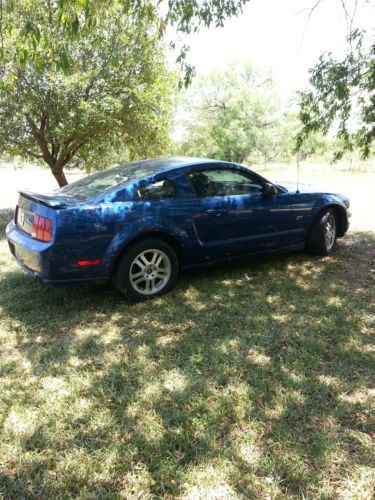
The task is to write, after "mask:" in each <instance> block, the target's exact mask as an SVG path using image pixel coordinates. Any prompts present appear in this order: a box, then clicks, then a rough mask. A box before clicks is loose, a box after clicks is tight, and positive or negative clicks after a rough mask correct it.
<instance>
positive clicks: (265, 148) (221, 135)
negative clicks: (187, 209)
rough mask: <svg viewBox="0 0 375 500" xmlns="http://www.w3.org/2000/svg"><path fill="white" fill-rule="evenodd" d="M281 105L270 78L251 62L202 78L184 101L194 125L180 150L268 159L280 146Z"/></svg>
mask: <svg viewBox="0 0 375 500" xmlns="http://www.w3.org/2000/svg"><path fill="white" fill-rule="evenodd" d="M277 105H278V99H277V97H276V95H275V92H274V88H273V84H272V82H271V80H270V78H269V77H268V76H265V75H262V74H260V73H257V72H255V71H254V70H253V69H252V67H251V66H250V65H249V64H247V65H245V66H244V67H242V68H239V67H237V66H235V65H232V66H230V67H229V68H228V69H227V70H225V71H224V72H214V73H212V74H211V76H210V77H208V78H201V79H200V80H198V81H197V82H196V84H195V85H194V84H193V87H192V89H191V90H190V91H189V92H188V94H187V96H186V104H185V106H183V107H184V108H185V115H186V120H185V122H187V123H188V125H187V126H186V132H185V137H184V139H183V141H182V143H181V144H180V146H179V150H180V151H179V152H181V153H183V154H193V155H195V156H196V155H202V156H209V157H217V158H220V159H223V160H227V161H233V162H238V163H242V162H244V161H245V160H247V161H258V160H259V159H260V158H261V159H262V161H264V160H266V161H268V160H270V159H272V158H273V157H274V156H275V149H276V150H277V146H276V140H275V135H276V134H275V128H274V123H275V121H276V120H277V119H278V118H277V115H278V106H277ZM189 110H190V111H189Z"/></svg>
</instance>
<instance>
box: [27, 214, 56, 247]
mask: <svg viewBox="0 0 375 500" xmlns="http://www.w3.org/2000/svg"><path fill="white" fill-rule="evenodd" d="M31 235H32V237H33V238H35V239H37V240H41V241H50V239H51V238H52V221H51V219H47V217H42V216H41V215H35V216H34V221H33V229H32V233H31Z"/></svg>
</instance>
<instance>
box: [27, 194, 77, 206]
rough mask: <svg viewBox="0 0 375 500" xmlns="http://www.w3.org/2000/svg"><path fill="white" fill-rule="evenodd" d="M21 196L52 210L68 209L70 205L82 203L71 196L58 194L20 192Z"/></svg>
mask: <svg viewBox="0 0 375 500" xmlns="http://www.w3.org/2000/svg"><path fill="white" fill-rule="evenodd" d="M18 192H19V194H20V195H21V196H23V197H24V198H28V199H29V200H33V201H37V202H39V203H42V204H43V205H47V206H48V207H51V208H66V207H68V206H69V205H76V204H77V203H79V202H80V200H77V198H73V197H71V196H61V195H58V194H53V193H51V194H38V193H33V192H31V191H18Z"/></svg>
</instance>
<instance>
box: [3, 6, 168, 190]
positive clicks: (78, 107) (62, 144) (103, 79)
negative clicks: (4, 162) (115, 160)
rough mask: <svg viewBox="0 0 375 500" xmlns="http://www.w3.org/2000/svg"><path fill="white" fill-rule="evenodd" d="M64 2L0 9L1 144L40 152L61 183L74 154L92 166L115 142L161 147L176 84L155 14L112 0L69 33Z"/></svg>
mask: <svg viewBox="0 0 375 500" xmlns="http://www.w3.org/2000/svg"><path fill="white" fill-rule="evenodd" d="M66 3H67V2H53V3H52V2H50V1H48V0H47V1H40V0H38V1H34V0H28V1H26V0H20V1H19V2H18V3H13V5H12V9H11V10H9V11H5V12H4V11H3V48H2V51H3V52H2V53H3V58H2V64H1V66H0V72H1V82H0V119H1V128H0V148H1V149H2V151H3V152H5V153H8V154H13V155H17V156H20V157H22V158H29V159H30V158H32V159H34V160H35V159H37V160H41V161H44V162H45V163H47V164H48V165H49V167H50V168H51V170H52V173H53V175H54V176H55V178H56V179H57V181H58V183H59V185H64V184H65V183H66V178H65V175H64V167H65V166H66V165H67V164H68V163H69V162H71V161H72V160H73V159H75V161H78V162H79V163H80V165H82V166H84V167H86V168H87V169H90V168H98V167H99V168H100V167H101V168H104V167H105V166H107V165H105V164H104V159H105V157H106V156H107V155H108V154H109V153H112V152H113V151H122V154H124V151H126V152H127V155H128V157H129V158H134V157H138V158H139V157H146V156H152V155H155V154H160V153H162V152H163V151H164V150H165V147H166V145H167V143H168V122H169V113H170V104H171V99H170V96H171V94H172V93H173V91H172V90H173V85H174V80H173V77H172V75H171V74H170V73H169V72H168V71H167V69H166V65H165V61H164V52H163V47H162V45H161V43H160V35H159V32H158V26H157V25H155V23H152V22H151V21H150V20H149V19H148V18H146V19H142V18H141V17H139V16H138V15H137V16H133V15H132V13H131V12H124V9H123V5H122V2H120V1H115V0H114V1H112V2H111V3H110V4H109V3H108V5H107V6H106V9H105V10H103V11H102V12H101V15H100V17H98V18H97V19H96V21H95V26H94V27H93V29H87V30H82V31H81V32H80V33H79V36H77V37H74V36H71V37H68V38H67V37H66V36H64V30H65V29H66V27H65V26H64V25H63V24H62V22H60V21H59V17H60V16H61V12H60V10H59V9H60V7H61V5H60V4H66ZM83 3H84V2H82V4H83ZM8 15H9V16H11V20H10V21H9V29H8V24H7V19H8V18H7V16H8ZM71 29H72V30H73V27H72V28H71ZM31 32H32V33H33V35H32V37H31V38H30V36H29V35H30V33H31Z"/></svg>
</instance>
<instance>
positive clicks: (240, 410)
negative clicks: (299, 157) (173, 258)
mask: <svg viewBox="0 0 375 500" xmlns="http://www.w3.org/2000/svg"><path fill="white" fill-rule="evenodd" d="M0 216H1V222H2V224H1V228H0V230H1V235H3V234H4V233H3V227H4V225H5V222H6V221H7V220H8V219H9V218H10V217H11V213H10V211H7V210H4V211H2V212H1V214H0ZM2 237H3V236H2ZM374 243H375V235H374V234H373V233H372V234H371V233H356V234H351V235H349V236H348V237H346V238H345V239H344V240H343V241H342V242H340V244H339V247H338V250H337V252H336V253H335V254H334V255H333V256H332V257H330V258H313V257H311V256H308V255H305V254H303V253H298V254H290V255H284V256H275V257H271V258H264V259H263V258H262V259H256V260H253V261H246V262H242V263H238V264H235V265H231V266H228V265H226V266H224V267H223V268H221V269H219V268H218V269H213V270H207V271H204V272H196V273H189V274H186V275H184V276H183V277H182V279H181V280H180V281H179V284H178V286H177V288H176V289H175V290H174V291H173V292H172V293H170V294H168V295H167V296H165V297H163V298H160V299H158V300H155V301H153V302H147V303H142V304H132V303H129V302H127V301H124V300H123V299H122V298H121V297H120V296H119V295H118V294H117V293H116V292H115V291H114V290H113V289H112V288H111V287H99V286H98V287H95V286H90V287H89V286H87V287H86V286H82V287H74V288H73V287H72V288H53V287H49V286H42V285H39V284H38V283H37V282H35V281H34V280H33V279H32V278H30V277H29V276H27V275H26V274H24V273H23V272H22V271H20V270H19V269H18V268H17V266H16V264H15V263H14V262H13V261H12V259H11V257H10V255H9V252H8V249H7V244H6V241H5V240H4V239H2V240H1V242H0V265H1V266H0V269H1V270H0V342H1V345H0V351H1V352H0V377H1V381H0V418H1V439H0V498H2V496H3V497H4V498H85V499H86V498H121V497H123V498H127V499H128V498H130V499H132V498H142V499H144V498H176V497H178V498H194V499H198V498H202V499H207V498H211V499H213V498H216V499H219V498H220V499H221V498H230V499H232V498H266V497H270V498H284V497H287V498H294V497H295V498H336V497H337V498H357V499H364V498H369V499H370V498H371V497H372V494H373V488H374V479H375V478H374V466H375V456H374V449H375V448H374V441H373V438H374V432H375V422H374V399H375V398H374V396H375V391H374V373H375V362H374V350H375V346H374V303H373V302H372V300H373V298H374V261H375V258H374V257H375V256H374Z"/></svg>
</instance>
